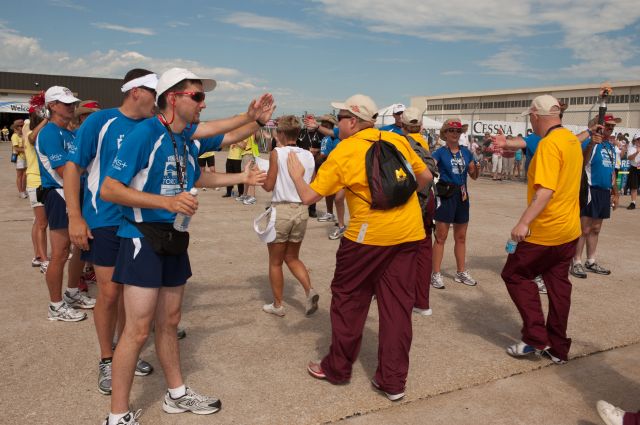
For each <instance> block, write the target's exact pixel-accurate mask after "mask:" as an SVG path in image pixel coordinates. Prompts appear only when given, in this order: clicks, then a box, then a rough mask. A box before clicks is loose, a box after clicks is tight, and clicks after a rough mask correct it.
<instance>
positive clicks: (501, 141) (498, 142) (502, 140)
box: [491, 128, 507, 149]
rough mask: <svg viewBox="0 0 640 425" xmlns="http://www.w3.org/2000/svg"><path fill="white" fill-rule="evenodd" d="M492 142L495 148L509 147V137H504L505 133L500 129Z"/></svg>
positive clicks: (492, 138) (492, 137)
mask: <svg viewBox="0 0 640 425" xmlns="http://www.w3.org/2000/svg"><path fill="white" fill-rule="evenodd" d="M491 141H492V142H493V144H494V146H496V147H498V148H502V149H504V148H506V147H507V137H506V136H505V135H504V132H503V131H502V129H500V128H498V134H496V135H495V136H491Z"/></svg>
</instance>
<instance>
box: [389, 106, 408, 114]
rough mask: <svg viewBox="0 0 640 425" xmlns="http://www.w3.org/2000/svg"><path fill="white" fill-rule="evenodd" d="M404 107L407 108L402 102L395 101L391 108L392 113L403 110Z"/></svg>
mask: <svg viewBox="0 0 640 425" xmlns="http://www.w3.org/2000/svg"><path fill="white" fill-rule="evenodd" d="M405 109H407V108H406V107H405V106H404V105H403V104H402V103H396V104H395V105H393V108H392V111H393V115H395V114H399V113H401V112H404V110H405Z"/></svg>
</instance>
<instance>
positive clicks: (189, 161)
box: [107, 117, 219, 238]
mask: <svg viewBox="0 0 640 425" xmlns="http://www.w3.org/2000/svg"><path fill="white" fill-rule="evenodd" d="M196 128H197V125H192V126H188V127H187V128H185V129H184V130H183V131H182V132H181V133H177V134H175V133H174V135H173V137H174V138H175V141H176V145H177V151H178V157H179V158H178V160H179V161H180V163H181V164H185V159H184V158H183V153H184V146H185V143H186V146H187V147H186V149H187V158H186V175H185V176H184V190H185V191H188V190H190V189H191V188H192V187H193V186H194V183H195V182H196V181H197V180H198V179H199V178H200V167H198V156H200V155H201V154H202V153H203V152H207V151H211V150H215V148H216V143H215V139H216V138H208V139H202V140H200V141H198V140H191V137H192V136H193V134H194V133H195V131H196ZM218 146H219V145H218ZM174 152H175V151H174V147H173V143H172V142H171V137H170V136H169V133H167V130H166V129H165V127H164V125H162V123H161V122H160V120H158V118H157V117H153V118H149V119H146V120H144V121H142V122H141V123H140V124H138V125H136V126H135V128H134V129H133V130H131V131H130V132H129V133H128V134H127V135H125V137H124V140H123V141H122V144H121V146H120V149H119V150H118V153H117V155H116V156H115V158H114V159H113V161H112V163H111V166H110V167H109V170H108V171H107V176H109V177H111V178H113V179H115V180H118V181H119V182H121V183H123V184H125V185H127V186H129V187H131V188H133V189H136V190H139V191H142V192H147V193H154V194H157V195H162V196H175V195H177V194H178V193H180V191H181V190H180V184H179V182H178V173H177V168H176V158H175V153H174ZM122 214H123V215H124V216H125V217H126V218H128V219H129V220H131V221H135V222H156V223H172V222H173V220H174V219H175V216H176V215H175V213H172V212H169V211H167V210H163V209H149V208H132V207H127V206H122ZM118 236H120V237H124V238H139V237H142V234H141V233H140V232H139V231H138V229H137V228H136V227H135V226H134V225H133V224H131V223H129V222H128V221H127V220H122V221H121V223H120V228H119V229H118Z"/></svg>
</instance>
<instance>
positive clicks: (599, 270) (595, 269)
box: [584, 262, 611, 275]
mask: <svg viewBox="0 0 640 425" xmlns="http://www.w3.org/2000/svg"><path fill="white" fill-rule="evenodd" d="M584 268H585V269H587V271H588V272H591V273H595V274H604V275H609V274H611V270H608V269H605V268H604V267H602V266H601V265H600V264H598V263H596V262H593V263H584Z"/></svg>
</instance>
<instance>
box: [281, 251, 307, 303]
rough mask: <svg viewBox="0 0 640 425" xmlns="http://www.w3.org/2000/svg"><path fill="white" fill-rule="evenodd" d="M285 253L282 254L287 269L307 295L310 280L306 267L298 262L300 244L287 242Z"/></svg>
mask: <svg viewBox="0 0 640 425" xmlns="http://www.w3.org/2000/svg"><path fill="white" fill-rule="evenodd" d="M286 245H287V251H286V253H285V254H284V261H285V262H286V263H287V267H289V270H290V271H291V274H293V275H294V276H295V278H296V279H298V282H300V284H301V285H302V287H303V288H304V293H305V294H306V295H309V291H310V290H311V279H310V278H309V272H308V271H307V267H306V266H305V265H304V263H303V262H302V261H301V260H300V257H299V256H300V246H301V245H302V242H287V244H286Z"/></svg>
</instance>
